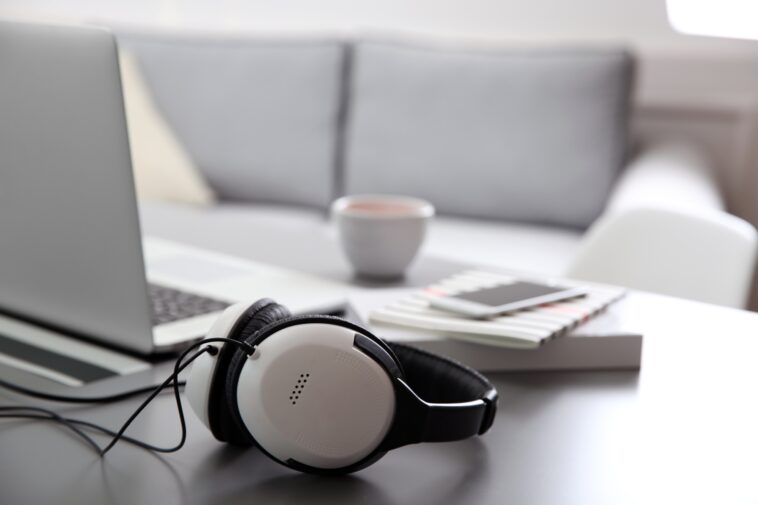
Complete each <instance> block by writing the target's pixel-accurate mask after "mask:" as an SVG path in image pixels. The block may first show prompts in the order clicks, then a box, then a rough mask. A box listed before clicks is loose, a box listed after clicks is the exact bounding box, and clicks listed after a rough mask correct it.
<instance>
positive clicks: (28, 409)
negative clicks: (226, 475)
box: [0, 338, 255, 456]
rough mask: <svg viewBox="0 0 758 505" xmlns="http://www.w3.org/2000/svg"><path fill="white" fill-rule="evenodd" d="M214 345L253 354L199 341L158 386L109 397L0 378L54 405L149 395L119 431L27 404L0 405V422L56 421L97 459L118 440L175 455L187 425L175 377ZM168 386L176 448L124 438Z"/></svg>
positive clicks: (3, 383) (1, 383)
mask: <svg viewBox="0 0 758 505" xmlns="http://www.w3.org/2000/svg"><path fill="white" fill-rule="evenodd" d="M214 342H218V343H229V344H233V345H236V346H239V347H241V348H243V349H244V350H245V352H246V353H247V354H248V355H250V354H252V353H253V352H255V347H253V346H252V345H250V344H248V343H245V342H240V341H239V340H234V339H229V338H208V339H203V340H200V341H198V342H195V343H194V344H192V345H190V346H189V347H187V348H186V349H185V350H184V351H183V352H182V353H181V354H180V355H179V357H178V358H177V359H176V362H175V363H174V371H173V372H172V373H171V375H169V376H168V377H167V378H166V380H164V381H163V382H162V383H161V384H160V385H158V386H149V387H145V388H139V389H134V390H130V391H124V392H121V393H116V394H113V395H105V396H94V397H77V396H64V395H54V394H48V393H43V392H40V391H34V390H32V389H28V388H25V387H22V386H18V385H16V384H12V383H10V382H7V381H5V380H2V379H0V387H4V388H6V389H9V390H11V391H14V392H16V393H19V394H22V395H26V396H30V397H33V398H38V399H43V400H49V401H56V402H66V403H111V402H116V401H121V400H124V399H127V398H131V397H133V396H136V395H139V394H142V393H146V392H151V393H150V395H149V396H148V397H147V398H145V400H144V401H143V402H142V403H141V404H140V405H139V407H137V409H136V410H135V411H134V412H133V413H132V414H131V415H130V416H129V418H128V419H127V420H126V421H125V422H124V424H123V425H122V426H121V428H119V430H118V431H113V430H111V429H109V428H106V427H104V426H100V425H97V424H95V423H91V422H89V421H84V420H80V419H73V418H68V417H64V416H61V415H60V414H58V413H57V412H55V411H53V410H49V409H45V408H41V407H33V406H28V405H0V419H2V418H15V419H40V420H48V421H53V422H57V423H59V424H61V425H63V426H65V427H66V428H68V429H69V430H71V431H72V432H73V433H74V434H75V435H77V436H79V437H80V438H81V439H82V440H84V441H85V442H86V443H87V444H88V445H89V446H91V447H92V448H93V450H95V451H96V452H97V453H98V455H99V456H104V455H105V454H106V453H107V452H108V451H110V450H111V449H112V448H113V446H115V445H116V444H117V443H118V442H119V441H120V440H123V441H125V442H128V443H131V444H133V445H136V446H138V447H141V448H143V449H146V450H149V451H154V452H162V453H170V452H176V451H178V450H179V449H181V448H182V447H183V446H184V443H185V441H186V440H187V424H186V420H185V416H184V409H183V407H182V401H181V396H180V394H179V388H180V386H181V385H183V384H184V383H183V382H180V381H179V380H178V378H179V374H180V373H181V372H182V371H183V370H184V369H185V368H187V367H188V366H189V365H190V364H191V363H192V362H193V361H195V360H196V359H197V358H199V357H200V356H202V355H203V354H205V353H210V354H211V355H216V354H217V353H218V352H219V351H218V349H217V348H216V347H214V346H211V345H205V344H210V343H214ZM204 345H205V347H203V348H202V349H200V350H198V351H197V352H195V353H194V354H192V356H190V357H189V358H187V356H188V355H189V354H190V352H192V351H193V350H195V349H197V348H198V347H201V346H204ZM185 358H187V359H186V361H185ZM168 386H172V388H173V393H174V399H175V401H176V408H177V413H178V414H179V424H180V427H181V437H180V439H179V442H178V443H177V444H176V445H174V446H171V447H158V446H155V445H152V444H149V443H147V442H143V441H140V440H137V439H135V438H132V437H129V436H126V435H125V432H126V430H127V429H128V428H129V426H130V425H131V424H132V422H134V420H135V419H136V418H137V416H139V414H140V413H141V412H142V411H143V410H144V409H145V408H146V407H147V406H148V405H149V404H150V402H152V401H153V400H154V399H155V398H156V397H157V396H158V395H159V394H160V393H161V392H162V391H163V390H164V389H165V388H166V387H168ZM82 428H84V429H88V430H94V431H96V432H99V433H100V434H104V435H109V436H111V437H112V438H111V441H110V442H109V443H108V445H106V446H105V447H104V448H100V446H99V445H98V444H97V443H96V442H95V441H94V439H92V437H90V436H89V435H88V434H87V433H86V432H85V431H84V430H83V429H82Z"/></svg>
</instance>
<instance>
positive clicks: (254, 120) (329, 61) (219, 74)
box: [119, 34, 345, 207]
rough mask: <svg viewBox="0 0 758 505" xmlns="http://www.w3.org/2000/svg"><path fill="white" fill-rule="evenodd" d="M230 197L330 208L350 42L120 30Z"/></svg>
mask: <svg viewBox="0 0 758 505" xmlns="http://www.w3.org/2000/svg"><path fill="white" fill-rule="evenodd" d="M119 39H120V42H121V43H122V45H124V46H125V47H127V48H129V49H130V50H132V52H133V53H134V54H135V55H136V56H137V59H138V61H139V63H140V66H141V69H142V71H143V73H144V75H145V79H146V81H147V82H148V85H149V86H150V88H151V91H152V93H153V95H154V99H155V101H156V103H157V106H158V107H159V108H160V110H161V112H162V113H163V114H164V115H165V117H166V119H167V120H168V122H169V123H170V124H171V126H172V127H173V128H174V129H175V131H176V133H177V135H178V136H179V138H180V140H181V141H182V142H183V143H184V145H185V147H186V148H187V150H188V152H189V153H190V155H191V156H192V157H193V159H194V160H195V162H196V163H197V165H198V166H199V167H200V169H201V170H202V171H203V173H204V174H205V175H206V177H207V178H208V180H209V182H210V183H211V185H212V186H213V187H214V189H215V190H216V192H217V194H218V195H219V197H220V198H222V199H227V200H243V201H257V202H274V203H286V204H296V205H306V206H315V207H326V206H327V205H328V203H329V201H330V200H331V199H332V197H333V196H334V195H333V190H334V177H335V158H336V152H335V150H336V135H337V118H338V114H339V107H340V93H341V86H342V83H341V78H342V77H341V76H342V65H343V59H344V53H345V50H344V47H343V45H342V44H341V43H339V42H337V41H329V40H287V39H282V40H278V41H273V40H266V39H256V38H250V39H227V40H224V39H212V38H189V37H168V36H157V35H135V34H121V35H120V36H119Z"/></svg>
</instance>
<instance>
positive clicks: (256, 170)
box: [117, 32, 757, 307]
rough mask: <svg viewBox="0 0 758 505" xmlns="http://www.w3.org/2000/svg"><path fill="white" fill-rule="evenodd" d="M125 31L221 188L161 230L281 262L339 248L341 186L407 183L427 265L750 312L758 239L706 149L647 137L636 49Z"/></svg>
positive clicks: (164, 211)
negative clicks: (623, 289)
mask: <svg viewBox="0 0 758 505" xmlns="http://www.w3.org/2000/svg"><path fill="white" fill-rule="evenodd" d="M117 35H118V39H119V45H120V46H121V47H122V48H123V49H124V50H125V51H129V52H130V53H131V54H133V55H134V57H135V59H136V61H137V62H138V66H139V70H140V72H141V73H142V76H143V78H144V81H145V83H146V85H147V87H148V88H149V92H150V94H151V97H152V99H153V101H154V102H155V106H156V108H157V109H158V112H159V114H160V115H161V116H162V118H164V119H165V121H166V123H167V124H168V125H169V126H170V128H171V129H172V130H173V132H174V133H175V134H176V137H177V138H178V140H179V141H180V143H181V145H182V146H183V148H184V149H186V152H187V154H188V157H189V158H190V159H191V160H192V162H193V163H194V165H195V166H196V168H197V170H198V172H199V173H200V176H201V177H202V178H203V179H204V181H205V182H206V183H207V184H208V186H209V187H210V188H211V190H212V192H213V193H214V194H215V203H213V204H210V205H207V201H206V200H207V199H204V200H203V202H201V203H203V205H187V204H186V203H176V202H172V201H166V200H171V199H170V198H168V199H165V198H164V199H162V200H163V201H155V199H153V200H152V201H148V200H145V201H143V202H142V204H141V213H142V219H143V228H144V231H145V232H146V233H150V234H157V235H160V236H163V237H167V238H172V239H176V240H180V241H185V242H190V243H195V244H198V245H203V246H209V245H210V244H212V246H213V247H214V248H217V249H220V250H224V251H227V252H232V253H235V252H237V253H238V252H240V251H243V250H244V251H246V252H247V253H248V254H249V255H250V256H252V257H258V258H261V259H264V260H267V261H274V262H276V259H277V255H279V254H281V252H278V251H285V250H286V249H287V248H291V247H307V244H308V243H309V242H312V241H322V242H325V243H326V242H328V243H331V244H334V245H333V247H337V246H336V242H335V240H334V234H335V231H334V229H333V227H332V225H331V224H330V221H329V219H328V207H329V203H330V202H331V201H332V200H333V199H334V198H336V197H338V196H340V195H343V194H348V193H401V194H411V195H415V196H420V197H423V198H426V199H429V200H430V201H432V203H433V204H434V205H435V206H436V208H437V210H438V216H437V217H436V218H435V220H434V222H433V224H432V226H431V228H430V230H429V234H428V238H427V241H426V244H425V248H424V254H425V255H426V256H427V257H438V258H445V259H450V260H455V261H461V262H465V263H475V264H480V265H485V266H493V267H498V268H509V269H516V270H521V271H528V272H533V273H538V274H541V275H549V276H555V275H564V276H570V277H575V278H579V279H586V280H591V281H600V282H609V283H615V284H620V285H625V286H628V287H631V288H636V289H643V290H649V291H654V292H658V293H663V294H669V295H675V296H681V297H684V298H690V299H694V300H701V301H705V302H710V303H716V304H721V305H727V306H732V307H744V306H745V305H746V302H747V297H748V294H749V290H750V286H751V280H752V273H753V265H754V262H755V254H756V243H757V241H756V232H755V230H754V229H753V228H752V226H750V225H749V224H748V223H746V222H745V221H743V220H741V219H739V218H737V217H735V216H732V215H730V214H728V213H727V212H726V211H725V204H724V201H723V198H722V196H721V194H720V192H719V189H718V185H717V183H716V180H715V178H714V174H713V169H712V167H711V166H710V164H709V161H708V159H707V158H706V157H705V156H704V155H703V154H702V153H701V152H700V151H699V150H698V148H697V146H695V145H691V144H689V143H687V142H686V141H681V140H676V141H674V140H668V139H664V138H661V139H655V140H654V141H653V142H646V143H644V144H641V143H639V142H637V141H636V140H635V138H634V137H633V136H632V134H631V132H630V129H629V122H630V109H631V101H632V90H633V83H634V69H635V64H634V57H633V55H631V54H629V53H628V52H627V51H625V50H624V49H623V48H614V47H602V48H599V47H593V48H563V47H562V48H550V47H539V48H496V47H487V48H482V47H472V46H466V45H465V44H461V45H455V44H453V45H451V44H449V43H443V42H435V41H428V40H427V41H423V42H419V41H408V40H398V39H384V40H381V39H368V40H360V41H351V40H344V39H339V38H329V37H321V38H318V37H314V38H307V37H303V38H285V37H282V38H281V39H275V38H271V37H238V38H235V37H220V36H201V35H186V34H185V35H181V34H158V33H134V32H130V33H117ZM130 126H132V125H130ZM131 130H132V128H130V134H131V133H132V132H131ZM302 268H304V269H312V268H309V265H302ZM320 273H321V272H320Z"/></svg>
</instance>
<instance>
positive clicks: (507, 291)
mask: <svg viewBox="0 0 758 505" xmlns="http://www.w3.org/2000/svg"><path fill="white" fill-rule="evenodd" d="M562 291H566V288H564V287H554V286H546V285H544V284H532V283H531V282H514V283H513V284H503V285H500V286H495V287H494V288H487V289H480V290H478V291H472V292H470V293H462V294H460V295H455V296H452V297H451V298H458V299H460V300H467V301H470V302H475V303H480V304H482V305H488V306H490V307H499V306H500V305H505V304H508V303H514V302H520V301H522V300H528V299H530V298H535V297H538V296H543V295H549V294H552V293H560V292H562Z"/></svg>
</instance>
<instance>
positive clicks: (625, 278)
mask: <svg viewBox="0 0 758 505" xmlns="http://www.w3.org/2000/svg"><path fill="white" fill-rule="evenodd" d="M672 195H676V199H675V200H674V199H672ZM722 209H723V200H722V199H721V197H720V195H719V194H718V192H717V191H716V185H715V183H714V182H713V177H712V175H711V172H710V170H708V166H707V164H705V163H704V161H703V158H701V157H699V156H696V155H695V152H694V151H692V150H689V149H685V148H684V147H683V146H674V145H667V146H660V147H657V148H654V149H652V150H649V151H646V152H645V153H643V154H642V155H641V156H640V157H638V158H637V159H636V160H635V161H633V162H632V164H631V165H630V167H629V169H628V171H627V173H626V174H624V177H623V178H622V180H621V181H620V183H619V185H618V186H617V187H616V189H615V191H614V193H613V195H612V197H611V201H610V202H609V205H608V207H607V209H606V212H605V213H604V214H603V215H602V216H601V217H600V218H599V219H598V220H597V221H596V222H595V223H594V224H593V225H592V226H591V227H590V229H589V230H588V231H587V233H586V234H585V236H584V238H583V240H582V243H581V245H580V247H579V250H578V253H577V255H576V256H575V258H574V260H573V262H572V264H571V265H570V266H569V269H568V271H567V273H566V275H567V276H568V277H572V278H576V279H583V280H588V281H595V282H605V283H610V284H617V285H621V286H626V287H629V288H633V289H641V290H645V291H652V292H655V293H661V294H666V295H672V296H679V297H682V298H688V299H692V300H699V301H704V302H709V303H715V304H719V305H726V306H730V307H737V308H744V307H745V306H746V303H747V299H748V295H749V291H750V287H751V283H752V276H753V268H754V264H755V258H756V248H757V246H758V237H757V235H756V231H755V229H754V228H753V226H752V225H750V224H749V223H748V222H746V221H744V220H742V219H740V218H738V217H735V216H733V215H731V214H728V213H727V212H725V211H723V210H722Z"/></svg>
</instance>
